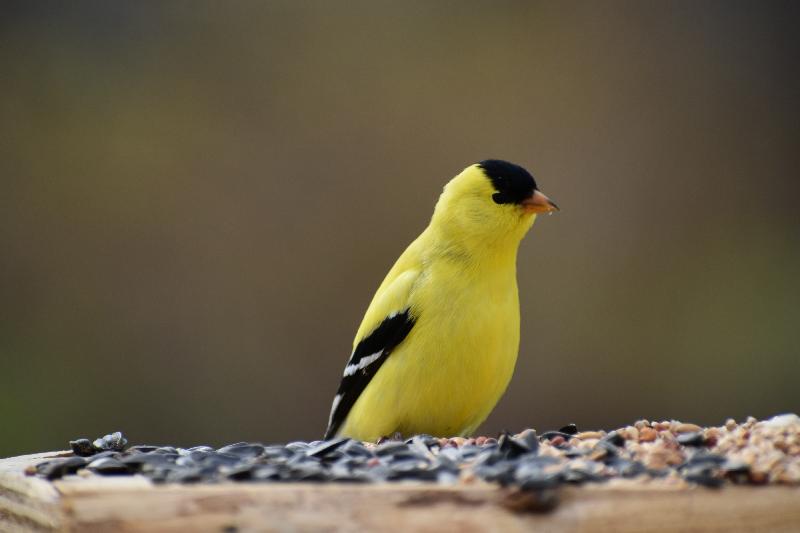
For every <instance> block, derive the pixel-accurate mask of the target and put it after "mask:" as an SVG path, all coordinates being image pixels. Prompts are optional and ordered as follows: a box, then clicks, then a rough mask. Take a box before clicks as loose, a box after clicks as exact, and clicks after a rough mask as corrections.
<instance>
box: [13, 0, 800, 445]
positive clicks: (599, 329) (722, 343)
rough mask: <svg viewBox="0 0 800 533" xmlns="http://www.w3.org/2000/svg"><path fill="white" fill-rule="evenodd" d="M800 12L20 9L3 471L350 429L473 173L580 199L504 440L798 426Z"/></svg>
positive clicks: (559, 239)
mask: <svg viewBox="0 0 800 533" xmlns="http://www.w3.org/2000/svg"><path fill="white" fill-rule="evenodd" d="M798 23H800V4H798V3H797V2H774V1H768V2H749V1H743V2H734V1H726V2H693V1H676V2H638V1H631V2H546V3H541V2H489V1H486V2H445V1H438V2H427V1H415V2H412V1H405V2H362V3H354V2H341V3H333V2H324V1H317V2H294V1H283V2H278V1H236V2H210V1H209V2H188V1H187V2H104V1H97V2H28V1H20V2H3V3H2V4H1V5H0V456H5V455H13V454H20V453H30V452H35V451H42V450H46V449H62V448H64V447H65V446H66V444H67V440H69V439H71V438H77V437H81V436H87V437H96V436H98V435H101V434H104V433H107V432H110V431H114V430H122V431H123V432H125V434H126V435H127V436H128V437H129V438H130V440H131V441H132V442H136V443H156V444H157V443H161V444H175V445H195V444H223V443H228V442H233V441H240V440H258V441H264V442H270V441H288V440H295V439H314V438H319V437H320V436H321V434H322V432H323V431H324V429H325V425H326V421H327V416H328V409H329V406H330V401H331V399H332V397H333V394H334V392H335V390H336V387H337V386H338V382H339V378H340V376H341V372H342V368H343V366H344V364H345V361H346V359H347V358H348V356H349V352H350V345H351V342H352V338H353V335H354V333H355V330H356V327H357V326H358V323H359V321H360V319H361V317H362V314H363V312H364V310H365V309H366V306H367V304H368V302H369V300H370V298H371V296H372V294H373V292H374V290H375V289H376V288H377V286H378V284H379V282H380V281H381V279H382V278H383V276H384V274H385V273H386V271H387V270H388V268H389V267H390V265H391V264H392V263H393V262H394V260H395V258H396V257H397V256H398V255H399V254H400V252H401V251H402V250H403V249H404V248H405V246H406V245H407V244H408V243H409V242H410V241H411V240H412V239H413V238H414V237H416V235H417V234H418V233H419V232H420V231H421V230H422V229H423V228H424V227H425V226H426V224H427V222H428V219H429V217H430V214H431V212H432V209H433V205H434V203H435V201H436V199H437V196H438V194H439V193H440V191H441V188H442V186H443V185H444V184H445V183H446V182H447V180H449V179H450V178H451V177H452V176H453V175H455V174H456V173H458V172H459V171H460V170H461V169H462V168H463V167H465V166H466V165H468V164H470V163H472V162H475V161H479V160H481V159H485V158H490V157H494V158H503V159H508V160H511V161H514V162H517V163H520V164H522V165H523V166H526V167H527V168H529V169H530V170H531V171H532V172H533V174H534V176H536V178H537V181H538V182H539V185H540V187H541V189H542V190H543V191H544V192H545V193H546V194H548V195H549V196H551V197H552V198H553V199H555V200H556V201H557V202H558V203H559V205H561V207H562V209H563V210H562V212H561V213H559V214H558V215H556V216H552V217H544V218H540V220H539V221H538V222H537V224H536V226H535V228H534V229H533V231H532V233H531V234H530V235H529V236H528V238H527V239H526V240H525V241H524V242H523V245H522V248H521V251H520V255H519V268H518V276H519V285H520V294H521V305H522V345H521V350H520V358H519V362H518V366H517V371H516V374H515V376H514V378H513V381H512V383H511V385H510V387H509V390H508V392H507V393H506V395H505V397H504V398H503V399H502V401H501V402H500V404H499V405H498V406H497V408H496V410H495V411H494V413H493V414H492V416H491V417H490V418H489V420H488V421H487V422H486V424H485V425H484V426H483V428H482V429H481V431H482V432H485V433H494V432H497V431H498V430H500V429H503V428H508V429H510V430H519V429H522V428H524V427H531V426H532V427H536V428H538V429H540V430H545V429H552V428H555V427H559V426H561V425H564V424H566V423H568V422H576V423H577V424H578V425H579V427H583V428H586V429H589V428H599V427H603V428H612V427H616V426H619V425H622V424H625V423H628V422H632V421H634V420H636V419H637V418H642V417H644V418H648V419H658V420H660V419H670V418H676V419H680V420H684V421H692V422H697V423H702V424H721V423H722V422H724V420H725V418H727V417H734V418H736V419H742V418H744V417H746V416H747V415H753V416H757V417H765V416H770V415H773V414H777V413H781V412H787V411H800V394H798V383H800V357H798V356H800V351H799V350H798V346H799V345H800V287H799V283H800V282H799V281H798V280H799V279H800V277H799V276H800V214H799V213H800V210H799V209H798V207H799V206H798V200H800V180H799V179H798V178H799V177H800V176H798V169H800V146H799V145H800V143H799V142H798V141H799V140H800V112H798V106H799V105H800V79H799V76H798V57H800V54H799V52H800V34H799V33H798V32H797V27H798Z"/></svg>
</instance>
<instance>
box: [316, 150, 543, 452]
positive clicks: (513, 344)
mask: <svg viewBox="0 0 800 533" xmlns="http://www.w3.org/2000/svg"><path fill="white" fill-rule="evenodd" d="M557 209H558V207H557V206H556V205H555V204H554V203H553V202H552V201H550V199H548V198H547V197H546V196H545V195H544V194H542V193H541V192H539V190H538V189H537V188H536V182H535V181H534V179H533V176H531V175H530V173H528V171H527V170H525V169H524V168H522V167H520V166H518V165H514V164H512V163H508V162H506V161H500V160H496V159H489V160H486V161H481V162H480V163H477V164H474V165H471V166H469V167H467V168H466V169H464V170H463V171H462V172H461V173H460V174H459V175H458V176H456V177H455V178H453V179H452V180H450V182H449V183H448V184H447V185H446V186H445V187H444V192H442V195H441V196H440V197H439V201H438V202H437V204H436V208H435V209H434V212H433V217H432V218H431V222H430V224H429V225H428V227H427V228H425V231H423V232H422V234H421V235H420V236H419V237H417V239H416V240H415V241H414V242H412V243H411V245H410V246H409V247H408V248H407V249H406V251H405V252H403V254H402V255H401V256H400V258H399V259H398V260H397V262H396V263H395V264H394V266H393V267H392V269H391V270H390V271H389V273H388V274H387V275H386V278H385V279H384V280H383V283H381V285H380V287H378V292H376V293H375V296H374V297H373V298H372V302H371V303H370V305H369V308H368V309H367V313H366V315H364V319H363V321H362V322H361V326H360V327H359V328H358V332H357V333H356V337H355V340H354V341H353V352H352V355H351V356H350V360H349V361H348V362H347V366H346V367H345V369H344V376H343V377H342V381H341V384H340V385H339V390H338V391H337V393H336V397H335V398H334V399H333V405H332V406H331V414H330V418H329V420H328V429H327V431H326V432H325V438H326V439H329V438H332V437H334V436H345V437H352V438H354V439H359V440H364V441H374V440H376V439H378V438H380V437H382V436H387V435H393V434H395V433H401V434H403V435H413V434H420V433H427V434H430V435H435V436H445V437H449V436H454V435H469V434H470V433H472V432H473V431H475V429H476V428H477V427H478V426H479V425H480V424H481V422H483V421H484V420H485V419H486V417H487V416H489V413H490V412H491V410H492V409H493V408H494V406H495V404H496V403H497V401H498V400H499V399H500V396H502V394H503V392H505V390H506V387H507V386H508V382H509V380H510V379H511V374H512V373H513V371H514V365H515V363H516V361H517V352H518V351H519V295H518V293H517V266H516V263H517V248H518V247H519V243H520V241H521V240H522V238H523V237H524V236H525V234H526V233H527V231H528V229H530V227H531V225H533V221H534V220H535V219H536V214H537V213H547V212H551V211H554V210H557Z"/></svg>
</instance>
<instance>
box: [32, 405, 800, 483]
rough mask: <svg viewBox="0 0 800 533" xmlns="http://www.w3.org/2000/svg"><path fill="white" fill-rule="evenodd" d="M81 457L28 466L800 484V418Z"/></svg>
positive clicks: (52, 472)
mask: <svg viewBox="0 0 800 533" xmlns="http://www.w3.org/2000/svg"><path fill="white" fill-rule="evenodd" d="M70 445H71V447H72V451H73V455H72V456H69V457H61V458H57V459H52V460H49V461H45V462H42V463H40V464H38V465H36V466H35V467H33V468H31V469H30V470H29V471H28V473H29V474H31V475H39V476H42V477H44V478H47V479H50V480H55V479H59V478H61V477H63V476H65V475H69V474H76V473H77V474H78V475H82V476H92V475H101V476H120V475H133V474H140V475H143V476H145V477H147V478H149V479H150V480H152V481H153V482H155V483H197V482H212V483H213V482H221V481H249V482H304V481H312V482H349V483H376V482H394V481H403V480H413V481H425V482H437V483H472V482H475V481H477V480H483V481H487V482H493V483H498V484H500V485H503V486H512V487H517V488H520V489H523V490H546V489H551V488H556V487H558V486H561V485H564V484H582V483H591V482H604V481H608V480H611V479H614V478H626V479H635V480H637V481H640V482H642V483H669V484H678V485H687V486H688V485H692V484H698V485H704V486H708V487H719V486H721V485H723V484H725V483H749V484H765V483H782V484H800V417H798V416H797V415H794V414H788V415H780V416H776V417H774V418H771V419H769V420H764V421H757V420H756V419H754V418H748V419H747V421H745V422H743V423H737V422H735V421H733V420H728V421H727V422H726V423H725V424H724V425H722V426H719V427H707V428H702V427H699V426H697V425H694V424H687V423H682V422H677V421H664V422H649V421H647V420H640V421H638V422H636V423H635V424H633V425H630V426H627V427H623V428H619V429H617V430H614V431H610V432H605V431H579V430H578V428H577V427H576V426H575V425H574V424H570V425H567V426H564V427H563V428H561V429H560V430H558V431H548V432H546V433H543V434H541V435H538V434H537V433H536V431H535V430H532V429H527V430H525V431H522V432H521V433H518V434H515V435H511V434H508V433H503V434H501V435H500V436H499V437H498V438H490V437H477V438H468V439H467V438H461V437H455V438H450V439H443V438H436V437H431V436H427V435H418V436H415V437H412V438H410V439H408V440H393V439H381V440H380V441H379V442H378V443H364V442H359V441H355V440H351V439H346V438H338V439H333V440H329V441H313V442H300V441H298V442H290V443H288V444H285V445H284V444H274V445H263V444H257V443H245V442H240V443H236V444H231V445H228V446H224V447H222V448H218V449H214V448H212V447H210V446H195V447H193V448H186V449H184V448H176V447H172V446H143V445H136V446H130V447H128V446H127V440H126V439H125V437H123V436H122V434H121V433H119V432H117V433H113V434H110V435H106V436H105V437H101V438H99V439H96V440H94V441H89V440H88V439H78V440H75V441H71V442H70Z"/></svg>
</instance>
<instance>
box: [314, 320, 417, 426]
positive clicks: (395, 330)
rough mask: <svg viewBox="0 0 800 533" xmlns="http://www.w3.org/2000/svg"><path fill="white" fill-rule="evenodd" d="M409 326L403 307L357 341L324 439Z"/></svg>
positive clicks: (345, 415) (335, 400) (335, 399)
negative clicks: (400, 311) (401, 310)
mask: <svg viewBox="0 0 800 533" xmlns="http://www.w3.org/2000/svg"><path fill="white" fill-rule="evenodd" d="M412 327H414V318H413V317H412V316H411V313H410V312H409V310H408V309H406V310H405V311H403V312H402V313H396V314H393V315H390V316H389V317H387V318H385V319H384V320H383V322H381V324H380V325H379V326H378V327H377V328H375V330H374V331H373V332H372V333H370V334H369V335H368V336H367V337H365V338H364V339H362V340H361V342H359V343H358V346H356V349H355V350H353V355H352V356H351V357H350V360H349V361H348V362H347V366H346V367H345V368H344V376H343V377H342V382H341V383H340V384H339V390H337V391H336V397H335V398H334V399H333V405H332V406H331V416H330V419H329V420H328V430H327V431H326V432H325V439H330V438H332V437H333V436H334V435H336V432H337V431H339V428H340V427H341V425H342V423H343V422H344V420H345V418H347V415H348V414H349V413H350V409H352V408H353V405H354V404H355V403H356V400H358V397H359V396H361V393H362V392H363V391H364V389H365V388H366V387H367V384H369V382H370V380H372V378H373V377H374V376H375V374H377V372H378V370H379V369H380V367H381V366H382V365H383V363H384V361H386V359H387V358H388V357H389V354H391V353H392V350H393V349H394V348H395V347H396V346H397V345H398V344H400V343H401V342H403V339H405V338H406V335H408V332H409V331H411V328H412Z"/></svg>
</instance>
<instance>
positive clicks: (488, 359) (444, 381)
mask: <svg viewBox="0 0 800 533" xmlns="http://www.w3.org/2000/svg"><path fill="white" fill-rule="evenodd" d="M444 274H446V275H452V273H450V272H447V273H444ZM437 281H441V280H436V279H435V278H434V279H431V280H428V282H429V283H430V284H431V286H433V284H435V283H436V282H437ZM452 285H453V290H452V291H451V292H450V293H447V294H442V291H441V290H439V291H430V292H427V291H426V287H424V286H423V287H422V288H421V289H419V290H420V293H418V295H417V298H418V301H419V302H420V305H419V308H420V310H419V312H418V313H417V310H415V309H414V308H413V307H412V312H414V313H415V316H417V321H416V323H415V325H414V327H413V329H412V330H411V332H410V333H409V335H408V337H406V339H405V340H404V341H403V342H402V343H401V344H400V346H398V347H397V349H396V350H395V352H393V353H392V354H391V355H390V356H389V357H388V359H387V361H386V362H385V363H384V364H383V366H382V367H381V368H380V370H379V371H378V373H377V374H376V375H375V377H374V378H373V379H372V381H371V382H370V383H369V385H368V386H367V388H366V389H365V390H364V392H363V393H362V394H361V397H360V398H359V399H358V400H357V402H356V403H355V405H354V406H353V408H352V410H351V412H350V413H349V415H348V417H347V420H346V421H345V423H344V425H343V427H342V430H341V431H340V432H339V434H340V435H344V436H349V437H353V438H357V439H361V440H366V441H374V440H375V439H377V438H379V437H381V436H387V435H392V434H394V433H395V432H400V433H402V434H403V435H413V434H420V433H427V434H430V435H435V436H446V437H449V436H455V435H468V434H470V433H471V432H473V431H474V430H475V429H476V428H477V427H478V426H479V425H480V424H481V423H482V422H483V421H484V420H485V419H486V417H487V416H488V415H489V413H490V412H491V410H492V409H493V408H494V406H495V404H496V403H497V401H498V400H499V399H500V397H501V396H502V394H503V392H505V390H506V387H507V386H508V383H509V381H510V379H511V375H512V374H513V371H514V365H515V363H516V359H517V352H518V349H519V301H518V296H517V287H516V280H515V277H514V275H513V272H512V273H511V277H510V278H509V277H508V276H506V277H505V278H503V279H499V280H497V279H495V280H480V281H476V280H469V279H464V280H463V283H460V284H452ZM434 296H435V297H436V299H435V300H434Z"/></svg>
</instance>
